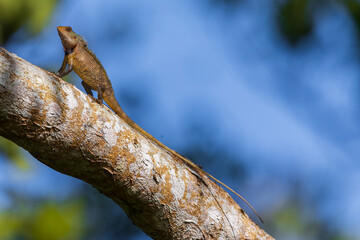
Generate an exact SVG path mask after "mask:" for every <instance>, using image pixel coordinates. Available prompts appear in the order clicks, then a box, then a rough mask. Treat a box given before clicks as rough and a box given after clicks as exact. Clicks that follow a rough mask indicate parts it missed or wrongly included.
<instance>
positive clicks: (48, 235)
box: [0, 201, 86, 240]
mask: <svg viewBox="0 0 360 240" xmlns="http://www.w3.org/2000/svg"><path fill="white" fill-rule="evenodd" d="M85 225H86V221H85V218H84V203H83V202H82V201H67V202H65V203H61V204H57V203H53V202H41V203H40V204H39V205H38V206H37V207H34V208H30V207H25V206H22V207H19V206H17V207H16V210H14V209H11V210H7V211H5V212H0V239H5V240H11V239H36V240H43V239H44V240H47V239H81V236H83V234H84V230H85V227H84V226H85Z"/></svg>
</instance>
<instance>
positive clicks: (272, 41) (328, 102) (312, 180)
mask: <svg viewBox="0 0 360 240" xmlns="http://www.w3.org/2000/svg"><path fill="white" fill-rule="evenodd" d="M59 25H68V26H71V27H72V28H73V29H74V31H75V32H77V33H78V34H80V35H82V36H84V37H85V38H86V39H87V41H88V44H89V47H90V48H91V49H92V50H93V51H94V52H95V53H96V55H97V56H98V58H99V59H100V60H101V61H102V64H103V65H104V67H105V69H106V70H107V73H108V75H109V77H110V79H111V80H112V84H113V86H114V90H115V94H116V96H117V99H118V101H119V102H120V104H121V105H122V107H123V108H124V110H125V112H127V113H128V115H129V116H130V117H131V118H132V119H133V120H134V121H135V122H136V123H138V124H139V125H140V126H142V127H143V128H144V129H145V130H146V131H148V132H149V133H151V134H152V135H154V136H155V137H156V138H158V139H159V140H160V141H162V142H163V143H165V144H166V145H168V146H169V147H170V148H172V149H175V150H176V151H178V152H180V153H181V154H183V155H185V156H187V157H188V158H190V159H191V160H192V161H194V162H195V163H197V164H199V165H201V166H202V167H203V169H204V170H205V171H207V172H209V173H211V174H212V175H214V176H215V177H217V178H218V179H220V180H221V181H223V182H225V183H226V184H228V185H229V186H230V187H232V188H233V189H234V190H236V191H237V192H239V193H240V194H241V195H243V196H244V197H245V198H246V199H247V200H248V201H249V202H250V203H251V204H252V205H253V206H254V207H255V208H256V209H257V211H258V212H259V213H260V215H261V216H262V217H263V219H264V220H265V224H260V223H259V221H258V219H257V218H256V216H255V215H254V214H253V213H252V212H251V210H250V209H249V208H248V207H247V206H245V204H244V203H243V202H241V200H240V199H238V198H236V197H234V199H236V201H238V203H239V204H240V206H242V207H243V208H244V209H245V211H246V212H247V213H248V214H249V215H250V217H251V218H252V219H253V220H254V221H255V222H256V223H258V224H260V226H261V227H262V228H263V229H265V230H266V231H267V232H268V233H269V234H271V235H272V236H273V237H275V238H277V239H333V240H335V239H336V240H340V239H360V228H359V220H358V216H359V215H360V166H359V164H360V161H359V160H360V159H359V155H360V111H359V109H360V104H359V103H360V61H359V60H360V58H359V57H360V54H359V53H360V48H359V46H360V44H359V43H360V41H359V40H360V39H359V37H360V1H357V0H343V1H340V0H338V1H337V0H332V1H331V0H327V1H326V0H268V1H261V0H199V1H190V0H173V1H165V0H157V1H147V0H137V1H133V0H122V1H115V0H114V1H110V0H101V1H98V0H96V1H86V0H77V1H75V0H72V1H71V0H63V1H60V0H32V1H28V0H17V1H12V0H0V43H1V46H3V47H5V48H6V49H7V50H9V51H11V52H13V53H15V54H17V55H18V56H20V57H22V58H24V59H25V60H27V61H29V62H31V63H33V64H35V65H38V66H41V67H42V68H44V69H46V70H49V71H57V70H58V69H59V68H60V65H61V62H62V60H63V56H64V53H63V49H62V46H61V42H60V39H59V37H58V35H57V31H56V27H57V26H59ZM65 80H67V81H69V82H71V83H73V84H75V85H76V86H77V87H78V88H80V89H82V90H83V88H82V87H81V84H80V82H81V81H80V79H79V78H78V77H77V76H76V75H75V74H74V73H72V74H70V75H69V76H67V77H66V78H65ZM0 170H1V171H0V172H1V173H0V239H25V240H26V239H40V240H41V239H91V240H95V239H149V238H148V237H147V236H146V235H145V234H144V233H142V232H141V230H140V229H138V228H137V227H136V226H134V225H133V224H132V223H131V221H130V220H129V219H128V218H127V217H126V215H125V214H124V213H123V211H122V209H121V208H119V207H118V206H117V205H115V204H114V203H113V202H112V201H111V200H109V199H107V198H106V197H104V196H103V195H101V194H100V193H99V192H98V191H96V190H95V189H94V188H92V187H91V186H89V185H87V184H85V183H83V182H81V181H79V180H77V179H74V178H72V177H69V176H66V175H62V174H60V173H58V172H56V171H54V170H52V169H50V168H48V167H47V166H45V165H43V164H41V163H39V162H38V161H37V160H36V159H34V158H32V157H31V156H30V155H29V154H28V153H27V152H26V151H24V150H22V149H20V148H19V147H17V146H16V145H15V144H13V143H11V142H9V141H7V140H5V139H3V138H1V139H0Z"/></svg>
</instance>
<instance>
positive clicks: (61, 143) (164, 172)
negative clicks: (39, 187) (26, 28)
mask: <svg viewBox="0 0 360 240" xmlns="http://www.w3.org/2000/svg"><path fill="white" fill-rule="evenodd" d="M0 135H2V136H4V137H5V138H7V139H10V140H11V141H13V142H15V143H16V144H18V145H19V146H21V147H23V148H24V149H26V150H27V151H29V152H30V153H31V154H32V155H33V156H34V157H35V158H36V159H38V160H39V161H41V162H42V163H44V164H46V165H47V166H49V167H51V168H52V169H54V170H56V171H59V172H61V173H64V174H67V175H69V176H73V177H76V178H79V179H81V180H83V181H85V182H87V183H89V184H91V185H92V186H93V187H95V188H96V189H98V190H99V191H100V192H101V193H103V194H105V195H106V196H107V197H109V198H111V199H113V200H114V201H115V202H116V203H117V204H118V205H119V206H121V207H122V208H123V209H124V211H125V213H126V214H127V215H128V217H129V218H130V219H131V220H132V221H133V223H134V224H136V225H137V226H138V227H140V228H141V229H142V230H143V231H144V232H145V233H146V234H148V235H149V236H151V237H152V238H154V239H272V238H271V237H270V236H269V235H267V234H266V233H265V232H264V231H263V230H261V229H260V228H259V227H258V226H257V225H256V224H254V223H253V222H252V221H251V220H250V219H249V218H248V216H247V215H246V214H245V213H244V212H243V210H242V209H241V208H240V207H239V206H238V205H237V204H236V202H235V201H234V200H233V199H232V198H231V197H230V196H229V195H228V194H227V193H226V192H225V191H224V190H223V189H222V188H221V187H219V186H218V185H217V184H215V183H214V182H212V181H211V180H209V179H208V178H207V177H206V176H203V178H204V181H202V180H201V179H199V177H197V176H196V175H194V174H193V173H192V171H191V169H189V168H188V167H187V166H186V165H185V164H184V163H183V162H182V161H180V160H179V159H176V158H174V157H173V156H172V155H171V154H169V153H168V152H167V151H165V150H164V149H162V148H160V147H158V146H157V145H156V144H154V143H152V142H151V141H149V140H148V139H146V138H144V137H143V136H142V135H141V134H139V133H138V132H136V131H135V130H133V129H132V128H130V127H129V126H128V125H127V124H126V123H125V122H124V121H123V120H122V119H120V118H119V117H118V116H117V115H116V114H115V113H113V112H112V111H111V110H109V109H108V108H107V107H105V106H101V105H99V104H97V103H96V102H94V101H93V100H92V99H91V98H90V97H88V96H87V95H86V94H84V93H83V92H81V91H80V90H78V89H77V88H76V87H74V86H73V85H71V84H69V83H67V82H65V81H63V80H62V79H60V78H58V77H56V76H55V75H54V74H52V73H49V72H47V71H45V70H43V69H41V68H39V67H36V66H34V65H32V64H30V63H28V62H26V61H25V60H23V59H21V58H19V57H17V56H16V55H14V54H11V53H9V52H7V51H6V50H5V49H3V48H0Z"/></svg>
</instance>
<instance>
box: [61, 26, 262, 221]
mask: <svg viewBox="0 0 360 240" xmlns="http://www.w3.org/2000/svg"><path fill="white" fill-rule="evenodd" d="M57 31H58V34H59V37H60V39H61V43H62V45H63V48H64V52H65V56H64V60H63V62H62V65H61V68H60V69H59V71H58V72H57V73H56V75H57V76H58V77H63V76H65V75H67V74H69V73H70V72H71V71H74V72H75V73H76V74H77V75H78V76H79V77H80V78H81V79H82V82H81V84H82V86H83V87H84V89H85V91H86V93H87V94H88V95H90V96H91V97H92V98H93V99H94V100H95V101H96V102H98V103H99V104H102V103H103V100H104V101H105V102H106V103H107V104H108V105H109V107H110V108H111V109H112V110H113V111H114V112H115V113H116V114H117V115H118V116H119V117H120V118H121V119H123V120H124V121H125V122H126V123H127V124H128V125H129V126H130V127H132V128H133V129H135V130H136V131H137V132H139V133H140V134H142V135H143V136H145V137H146V138H147V139H149V140H150V141H152V142H154V143H155V144H157V145H158V146H159V147H161V148H163V149H164V150H166V151H167V152H169V153H171V154H172V155H173V156H175V157H176V158H179V159H181V160H182V161H183V162H184V163H185V164H186V165H187V166H188V167H190V169H191V170H193V171H192V172H193V173H194V174H195V175H196V176H197V177H199V178H200V179H201V180H202V182H204V184H205V185H207V183H206V182H205V180H204V179H203V177H202V174H205V175H206V176H208V177H210V178H211V179H213V180H214V181H215V182H217V183H219V184H220V185H222V186H224V187H225V188H227V189H228V190H230V191H231V192H232V193H234V194H236V195H237V196H238V197H239V198H241V199H242V200H243V201H244V202H245V203H246V204H247V205H248V206H249V207H250V208H251V209H252V210H253V211H254V213H255V214H256V216H257V217H258V218H259V219H260V221H261V222H262V223H263V220H262V218H261V217H260V215H259V214H258V213H257V212H256V211H255V209H254V208H253V207H252V206H251V205H250V203H248V202H247V201H246V200H245V198H243V197H242V196H241V195H240V194H238V193H236V192H235V191H234V190H232V189H231V188H230V187H228V186H227V185H226V184H224V183H223V182H221V181H220V180H218V179H216V178H215V177H213V176H212V175H210V174H209V173H207V172H205V171H204V170H203V169H202V168H201V167H199V166H198V165H196V164H195V163H193V162H192V161H190V160H189V159H187V158H186V157H184V156H182V155H180V154H179V153H177V152H176V151H174V150H171V149H170V148H168V147H167V146H165V145H164V144H163V143H161V142H160V141H159V140H157V139H156V138H155V137H153V136H152V135H150V134H149V133H148V132H146V131H145V130H143V129H142V128H141V127H140V126H138V125H137V124H136V123H135V122H133V121H132V120H131V119H130V117H128V115H127V114H126V113H125V112H124V111H123V109H122V108H121V106H120V104H119V103H118V102H117V100H116V98H115V94H114V90H113V87H112V85H111V82H110V79H109V77H108V75H107V73H106V71H105V69H104V67H103V66H102V64H101V62H100V61H99V59H98V58H97V57H96V56H95V54H94V53H93V52H92V51H91V50H90V49H89V48H88V44H87V42H86V41H85V39H84V38H83V37H81V36H80V35H78V34H77V33H75V32H74V31H73V30H72V28H71V27H69V26H59V27H57ZM67 66H68V67H67ZM66 67H67V68H66ZM92 91H97V94H98V98H97V99H95V98H94V97H93V94H92Z"/></svg>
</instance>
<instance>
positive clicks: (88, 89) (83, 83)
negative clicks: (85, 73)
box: [81, 81, 102, 104]
mask: <svg viewBox="0 0 360 240" xmlns="http://www.w3.org/2000/svg"><path fill="white" fill-rule="evenodd" d="M81 85H83V87H84V89H85V92H86V93H87V94H88V95H89V96H90V97H91V99H92V100H94V101H95V102H97V103H99V104H102V99H101V100H100V99H96V98H94V95H93V93H92V91H91V87H90V85H89V84H87V83H86V82H84V81H82V82H81ZM98 90H99V89H98ZM100 92H101V91H100ZM100 94H101V95H102V93H100ZM98 96H99V91H98Z"/></svg>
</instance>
